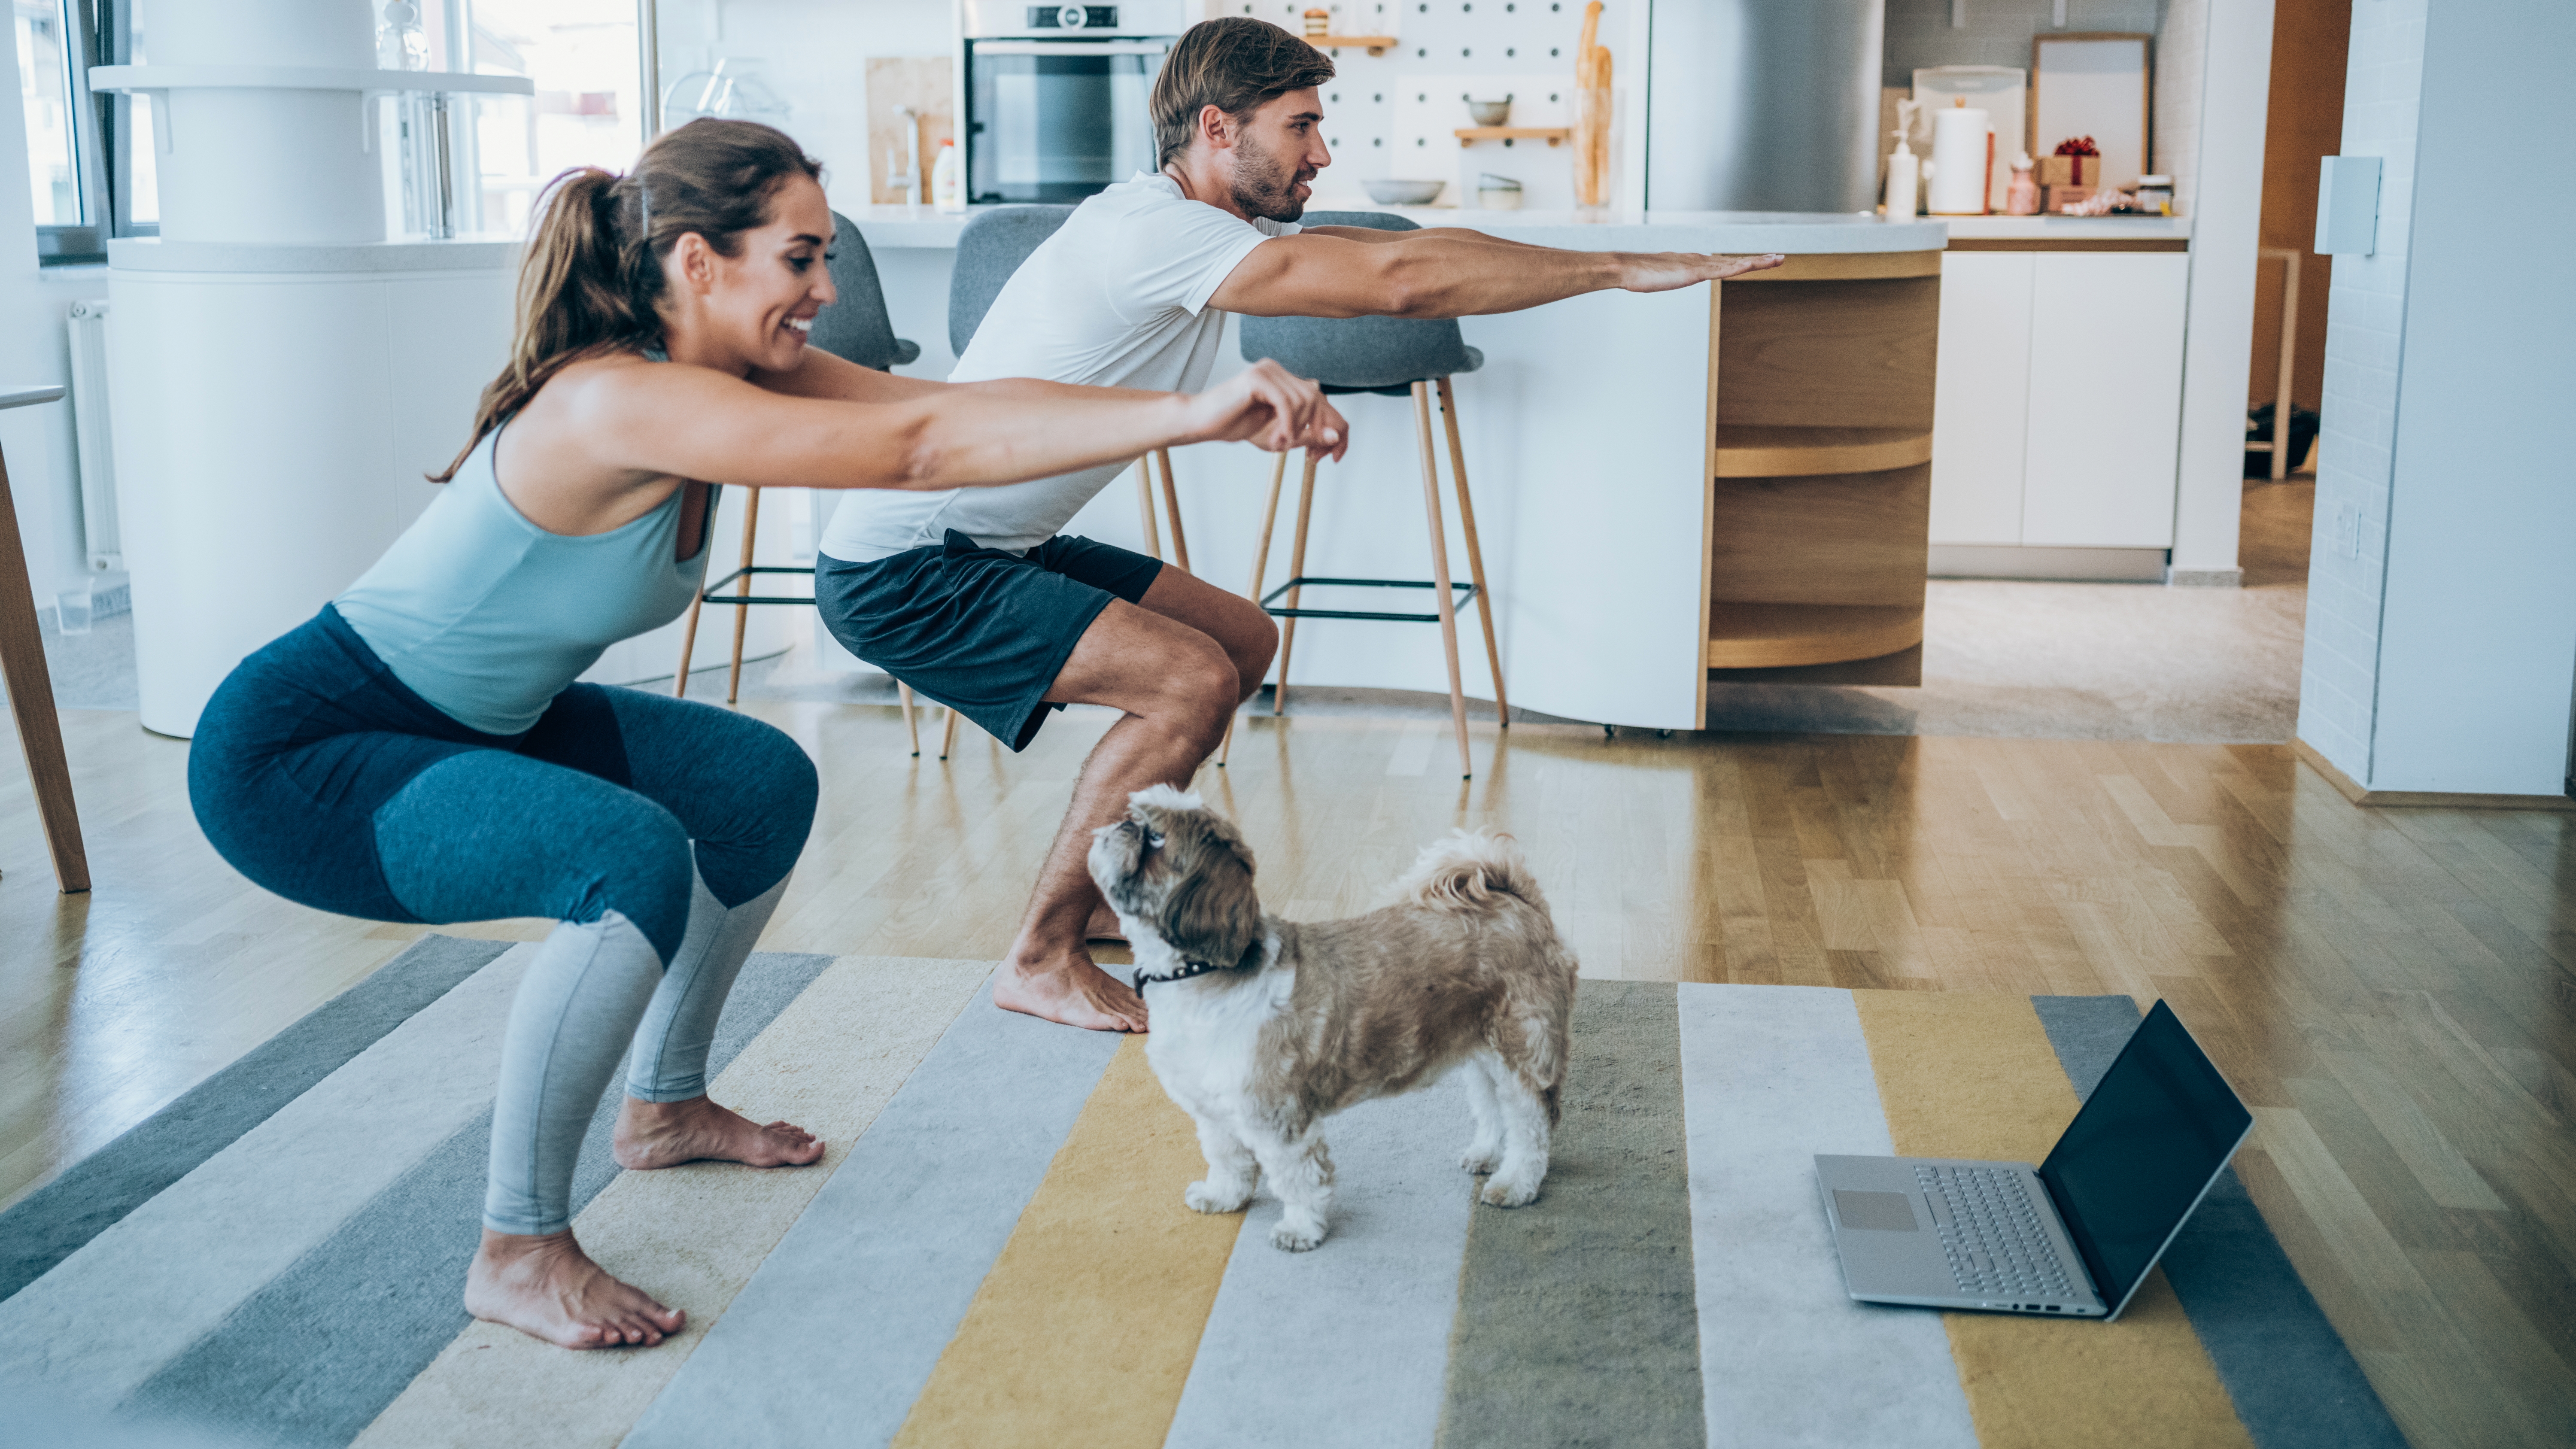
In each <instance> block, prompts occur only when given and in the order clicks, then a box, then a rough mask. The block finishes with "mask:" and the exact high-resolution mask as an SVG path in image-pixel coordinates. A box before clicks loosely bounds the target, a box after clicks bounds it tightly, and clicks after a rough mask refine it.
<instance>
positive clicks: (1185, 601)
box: [815, 17, 1780, 1031]
mask: <svg viewBox="0 0 2576 1449" xmlns="http://www.w3.org/2000/svg"><path fill="white" fill-rule="evenodd" d="M1332 75H1333V63H1332V62H1331V61H1330V60H1327V59H1325V58H1324V56H1323V54H1322V52H1320V51H1317V50H1316V49H1314V48H1313V47H1312V46H1309V45H1308V44H1306V42H1304V41H1303V40H1300V39H1298V38H1297V37H1296V36H1293V35H1291V34H1289V33H1288V32H1287V31H1285V30H1282V29H1280V28H1279V27H1278V26H1275V25H1271V24H1269V23H1267V22H1265V21H1259V20H1251V19H1245V18H1240V17H1234V18H1228V19H1222V20H1211V21H1207V22H1205V23H1203V24H1200V25H1196V26H1193V27H1191V28H1190V30H1189V31H1188V32H1187V33H1185V34H1183V35H1182V36H1181V38H1180V41H1179V42H1178V43H1177V44H1175V45H1174V46H1173V47H1172V51H1171V54H1170V56H1169V58H1168V59H1166V60H1165V61H1164V64H1163V71H1162V74H1161V75H1160V76H1158V77H1157V78H1156V79H1155V82H1154V92H1153V100H1152V105H1153V119H1154V139H1155V147H1156V152H1157V157H1158V159H1159V162H1160V164H1161V167H1162V170H1161V172H1160V173H1159V174H1156V175H1150V176H1148V175H1143V174H1139V175H1137V176H1136V177H1134V178H1133V179H1131V180H1128V181H1126V182H1122V183H1120V184H1118V185H1116V186H1112V187H1110V188H1109V189H1108V190H1106V191H1104V192H1102V193H1100V194H1099V195H1097V196H1095V197H1093V198H1091V199H1090V200H1088V201H1086V202H1084V203H1083V204H1082V205H1081V206H1080V207H1079V208H1078V209H1076V210H1075V212H1074V214H1073V216H1072V217H1071V218H1070V219H1069V220H1067V221H1066V222H1065V224H1064V227H1063V229H1062V230H1061V231H1058V232H1057V233H1056V234H1055V235H1054V236H1053V237H1052V238H1050V239H1049V240H1048V241H1047V242H1046V243H1045V244H1044V245H1043V246H1041V247H1039V248H1038V249H1037V251H1036V252H1035V253H1034V254H1033V255H1031V256H1030V258H1029V259H1028V261H1027V262H1026V263H1025V264H1023V265H1022V266H1021V268H1020V269H1019V271H1018V272H1017V273H1015V274H1014V275H1013V276H1012V278H1011V280H1010V281H1009V283H1008V284H1006V285H1005V286H1004V287H1003V289H1002V292H1001V295H1000V296H999V297H997V298H995V299H994V302H993V307H992V310H991V311H990V312H988V313H987V314H986V315H985V318H984V323H983V326H982V328H981V329H980V330H979V331H977V333H976V334H975V340H974V341H973V342H972V343H970V344H969V345H968V346H967V349H966V355H965V356H964V357H963V358H961V359H959V361H958V365H957V370H956V371H955V372H954V373H952V374H951V378H952V380H954V381H958V382H966V381H975V380H982V379H991V378H1004V377H1034V378H1041V379H1046V380H1050V381H1055V382H1075V383H1091V384H1097V385H1104V386H1115V387H1143V388H1159V389H1167V390H1194V389H1196V388H1197V387H1199V386H1201V385H1203V384H1204V383H1205V381H1206V379H1207V377H1208V375H1209V373H1210V372H1211V371H1212V370H1213V369H1214V367H1215V365H1216V356H1217V350H1218V347H1219V345H1220V343H1221V341H1222V339H1223V336H1224V331H1225V315H1224V314H1226V313H1228V312H1241V313H1247V314H1250V315H1254V316H1263V317H1282V316H1296V317H1362V316H1395V317H1463V316H1469V315H1473V314H1478V313H1488V312H1513V311H1518V310H1520V309H1521V308H1524V307H1535V306H1538V305H1539V304H1541V303H1544V302H1553V301H1557V300H1559V299H1561V298H1565V297H1571V296H1575V295H1577V294H1579V293H1584V292H1593V291H1600V290H1604V289H1607V288H1613V287H1617V288H1625V289H1627V290H1629V291H1634V292H1659V291H1667V290H1671V289H1674V288H1678V287H1687V286H1691V285H1693V284H1696V283H1699V282H1704V281H1712V280H1716V279H1719V278H1724V277H1731V276H1735V275H1738V274H1740V273H1742V272H1746V271H1751V270H1754V269H1756V268H1759V267H1767V266H1776V265H1778V263H1779V260H1780V259H1779V258H1777V257H1764V258H1757V259H1753V260H1749V261H1747V260H1732V259H1727V258H1722V257H1714V256H1702V255H1698V254H1695V253H1665V254H1638V253H1618V252H1579V251H1558V250H1555V249H1553V248H1549V247H1533V246H1523V245H1520V244H1517V243H1513V242H1506V241H1501V240H1498V239H1496V238H1494V237H1489V236H1485V235H1482V234H1480V233H1477V232H1473V231H1466V230H1461V229H1457V228H1438V229H1431V230H1422V231H1410V232H1381V231H1373V230H1367V229H1360V228H1347V227H1317V228H1314V229H1311V230H1301V229H1300V228H1299V227H1298V226H1297V225H1296V221H1297V218H1298V216H1299V215H1301V214H1302V213H1303V212H1304V210H1305V204H1306V198H1307V195H1308V194H1309V193H1308V187H1307V183H1308V182H1309V181H1311V180H1313V179H1314V176H1315V174H1316V172H1318V171H1320V170H1322V169H1323V168H1324V167H1325V166H1327V165H1330V164H1331V162H1332V155H1331V153H1330V152H1329V151H1327V150H1326V149H1325V146H1324V141H1323V136H1322V131H1321V123H1322V121H1323V107H1322V101H1321V98H1320V97H1319V96H1318V95H1317V93H1316V87H1318V86H1320V85H1321V84H1322V83H1323V82H1325V81H1327V80H1330V79H1331V78H1332ZM1326 421H1327V422H1328V423H1329V424H1330V425H1331V426H1332V427H1333V428H1334V430H1335V432H1336V433H1338V434H1341V435H1344V436H1346V435H1347V431H1348V430H1347V429H1346V428H1342V427H1341V426H1340V425H1339V420H1338V419H1330V420H1326ZM1331 445H1332V446H1333V447H1334V451H1335V455H1336V456H1338V455H1339V452H1340V448H1341V447H1342V446H1346V444H1344V443H1343V442H1342V441H1341V438H1340V437H1335V438H1333V440H1332V444H1331ZM1121 471H1123V469H1122V468H1121V467H1120V466H1118V465H1111V466H1108V467H1101V468H1093V469H1089V470H1087V471H1085V472H1081V473H1072V474H1067V475H1065V476H1063V477H1059V478H1051V479H1042V480H1039V481H1036V482H1031V483H1020V484H1012V485H1008V486H1005V487H1000V488H977V489H966V490H959V491H956V492H950V493H905V494H892V493H887V494H881V495H880V494H870V495H866V496H860V495H856V494H853V495H852V496H851V497H850V498H848V499H847V500H846V501H844V502H843V503H842V505H841V508H840V511H839V513H837V514H836V515H835V516H834V518H833V520H832V524H831V527H830V529H829V530H828V531H827V532H826V533H825V535H824V537H823V540H822V545H821V552H822V554H823V557H822V559H820V560H819V561H818V562H819V566H818V568H817V570H816V575H815V592H816V596H817V599H818V601H819V603H820V604H821V607H822V612H823V618H824V621H825V622H826V624H827V625H828V626H829V627H830V628H831V630H832V633H833V636H834V637H836V638H838V639H839V640H840V641H841V642H842V644H844V645H845V646H847V647H848V648H849V650H850V652H852V653H853V654H856V655H857V656H858V657H860V658H861V659H864V660H867V661H868V662H870V663H872V664H875V665H877V666H878V667H880V668H882V669H885V670H886V671H887V672H889V673H891V674H893V675H894V676H895V677H896V678H898V679H901V680H903V681H904V682H906V683H908V684H910V685H911V686H912V687H913V689H914V690H916V691H918V692H920V693H922V694H925V695H928V696H929V697H931V698H932V699H936V700H938V701H940V702H941V703H943V704H947V705H949V706H950V707H952V708H955V709H958V710H961V711H963V712H964V713H965V715H966V716H967V717H968V718H969V719H972V720H974V721H975V722H976V723H977V724H979V725H982V726H983V727H984V728H985V729H986V730H988V731H990V732H991V733H992V734H994V735H995V736H996V737H998V738H1000V739H1001V740H1003V741H1005V742H1007V743H1008V744H1009V745H1010V746H1011V747H1012V748H1013V749H1015V750H1016V749H1021V748H1023V747H1025V746H1026V745H1027V744H1028V742H1029V740H1030V739H1031V738H1033V737H1034V736H1035V735H1036V733H1037V730H1038V727H1039V726H1040V725H1041V724H1042V723H1043V722H1044V721H1045V719H1046V716H1047V713H1048V712H1049V711H1050V710H1052V709H1059V708H1062V707H1063V706H1064V705H1067V704H1073V703H1082V704H1106V705H1112V706H1115V707H1117V708H1118V709H1121V710H1123V711H1125V718H1123V719H1121V720H1119V721H1118V722H1117V723H1116V724H1114V725H1112V726H1111V727H1110V729H1109V733H1108V734H1107V735H1106V736H1105V737H1104V738H1103V739H1102V740H1101V742H1100V745H1099V747H1098V748H1097V749H1095V750H1094V751H1093V752H1092V755H1091V758H1090V760H1089V761H1088V762H1087V763H1086V764H1085V765H1084V767H1083V772H1082V777H1081V779H1080V781H1079V782H1078V783H1077V784H1076V785H1075V787H1074V794H1073V805H1072V808H1071V809H1070V810H1069V811H1068V812H1067V813H1066V815H1065V819H1064V824H1063V826H1062V828H1061V829H1060V830H1059V831H1058V832H1057V834H1056V838H1055V842H1054V846H1053V848H1052V850H1051V851H1050V852H1049V854H1048V856H1047V860H1046V863H1045V865H1044V866H1043V867H1042V868H1041V870H1040V873H1039V877H1038V884H1037V890H1036V893H1035V895H1034V896H1033V897H1032V899H1031V900H1030V902H1029V908H1028V913H1027V915H1026V916H1025V917H1024V918H1023V919H1022V921H1021V924H1020V930H1019V936H1018V939H1016V940H1015V941H1013V942H1012V944H1011V952H1010V956H1009V958H1008V959H1007V960H1005V961H1004V962H1003V968H1002V971H1001V973H1000V974H999V975H998V976H997V977H996V978H995V979H994V983H993V999H994V1001H995V1003H996V1004H998V1005H1000V1006H1003V1007H1006V1008H1008V1009H1010V1010H1013V1011H1024V1012H1027V1013H1029V1014H1031V1015H1034V1016H1041V1017H1045V1018H1047V1019H1048V1020H1051V1021H1060V1022H1066V1023H1070V1024H1072V1025H1075V1026H1083V1027H1091V1028H1094V1029H1099V1030H1112V1031H1141V1030H1143V1029H1144V1026H1145V1004H1144V1001H1143V1000H1142V998H1140V997H1139V996H1138V995H1137V993H1136V992H1135V991H1134V990H1133V989H1132V988H1130V987H1129V986H1127V985H1126V984H1125V983H1124V982H1121V981H1119V980H1117V979H1116V978H1114V977H1112V976H1110V975H1109V974H1108V973H1106V972H1104V971H1102V970H1100V968H1099V967H1098V966H1096V965H1094V964H1093V963H1092V960H1091V956H1090V953H1089V952H1088V951H1087V950H1086V949H1085V947H1084V942H1085V941H1086V940H1088V939H1092V938H1096V937H1099V936H1102V935H1107V934H1111V933H1112V932H1114V930H1115V927H1116V922H1115V918H1114V917H1111V916H1110V915H1109V914H1108V912H1107V909H1106V907H1105V906H1104V905H1103V903H1102V901H1101V899H1100V895H1099V892H1098V891H1097V890H1096V889H1095V888H1094V887H1093V886H1092V883H1091V878H1090V876H1089V874H1088V873H1087V871H1086V870H1085V868H1084V865H1083V858H1084V853H1085V852H1086V851H1087V850H1088V849H1089V847H1090V843H1091V832H1092V830H1093V829H1094V828H1095V827H1097V826H1099V825H1103V824H1106V823H1108V822H1110V821H1112V820H1116V819H1119V818H1121V817H1122V816H1123V815H1124V814H1125V812H1126V808H1127V796H1128V794H1129V793H1130V792H1131V791H1135V790H1141V789H1143V788H1145V787H1146V786H1148V785H1155V784H1170V785H1176V786H1186V785H1187V784H1188V782H1189V779H1190V777H1191V776H1192V775H1193V774H1194V773H1196V771H1197V770H1198V767H1199V765H1200V764H1201V763H1202V762H1203V761H1204V760H1205V759H1206V758H1207V756H1208V753H1209V751H1211V750H1213V749H1214V748H1215V747H1216V745H1217V742H1218V740H1219V738H1220V737H1221V736H1222V735H1223V734H1224V731H1225V726H1226V721H1227V720H1228V718H1229V717H1231V716H1232V714H1233V712H1234V710H1235V709H1236V707H1237V706H1239V705H1240V704H1241V703H1242V702H1243V701H1244V700H1246V699H1248V698H1250V697H1251V696H1252V693H1253V692H1254V691H1255V690H1256V689H1257V688H1259V686H1260V683H1261V679H1262V676H1263V674H1264V673H1266V672H1267V671H1268V669H1269V666H1270V658H1271V654H1272V652H1273V650H1274V649H1275V648H1276V647H1277V645H1278V637H1279V636H1278V631H1277V630H1276V629H1275V628H1274V627H1273V626H1272V624H1271V622H1270V619H1269V617H1268V616H1267V615H1266V614H1264V613H1263V612H1262V610H1261V608H1260V607H1259V606H1258V605H1256V604H1254V603H1252V602H1250V601H1248V600H1246V599H1243V598H1241V597H1239V596H1237V595H1234V594H1230V593H1227V592H1225V591H1224V590H1222V589H1218V588H1215V587H1212V586H1211V585H1209V584H1207V583H1205V582H1203V581H1201V580H1199V579H1196V578H1193V577H1191V576H1190V575H1188V574H1185V573H1182V572H1180V571H1179V570H1177V569H1165V568H1164V567H1163V566H1162V565H1161V564H1160V563H1158V562H1157V561H1155V560H1153V559H1149V558H1144V557H1142V556H1140V555H1137V554H1132V553H1129V552H1127V551H1126V550H1124V549H1118V548H1112V547H1110V546H1109V545H1106V544H1101V543H1095V542H1093V541H1091V540H1089V539H1083V538H1070V537H1058V536H1057V534H1056V530H1057V529H1059V528H1061V527H1063V526H1064V524H1065V522H1066V521H1067V520H1069V519H1071V518H1072V517H1073V515H1074V513H1075V511H1076V510H1078V509H1079V508H1081V507H1082V505H1083V504H1084V503H1085V502H1087V501H1089V499H1090V498H1091V497H1092V495H1093V494H1095V493H1097V492H1099V491H1100V490H1101V489H1102V488H1103V487H1105V486H1107V485H1108V484H1109V483H1110V481H1111V480H1113V479H1115V478H1116V477H1117V476H1118V475H1119V473H1120V472H1121Z"/></svg>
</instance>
